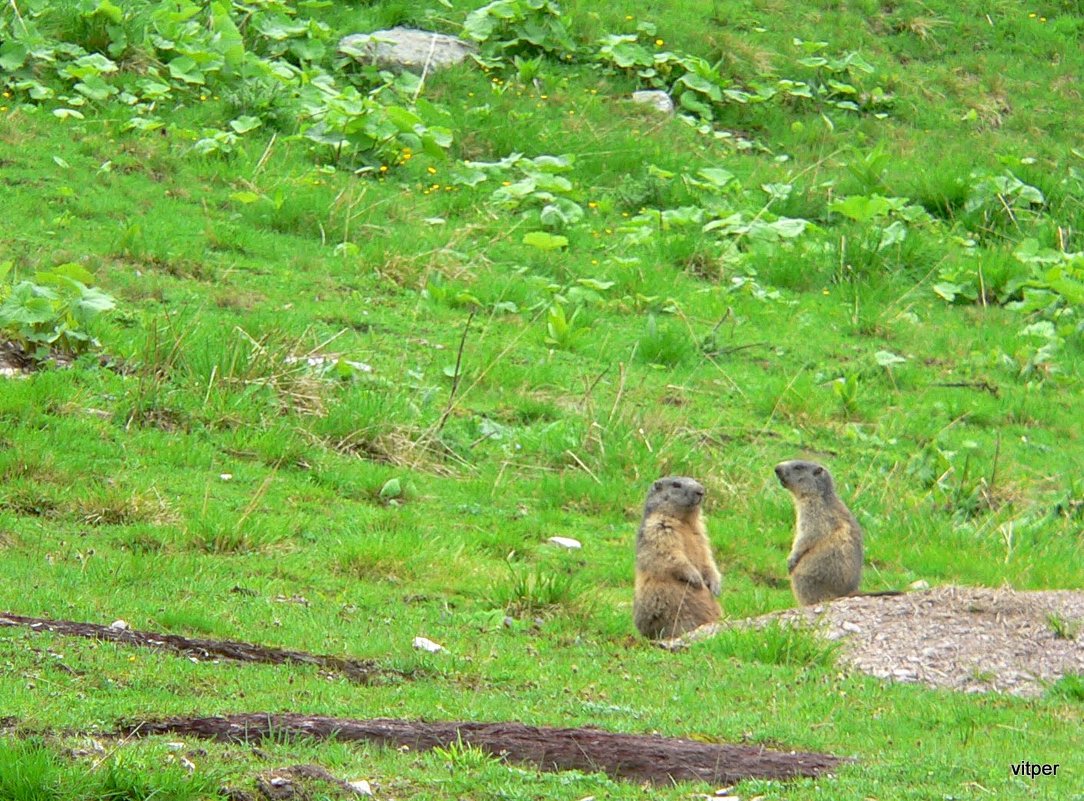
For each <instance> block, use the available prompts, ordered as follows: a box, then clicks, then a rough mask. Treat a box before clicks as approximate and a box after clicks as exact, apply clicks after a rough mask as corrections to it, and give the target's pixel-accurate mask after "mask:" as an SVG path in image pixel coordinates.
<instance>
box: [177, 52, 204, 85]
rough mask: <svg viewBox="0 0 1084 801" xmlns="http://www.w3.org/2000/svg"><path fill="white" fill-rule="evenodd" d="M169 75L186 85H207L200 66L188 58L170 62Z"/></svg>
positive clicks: (178, 57) (181, 57)
mask: <svg viewBox="0 0 1084 801" xmlns="http://www.w3.org/2000/svg"><path fill="white" fill-rule="evenodd" d="M169 74H170V75H172V76H173V77H174V78H176V79H177V80H179V81H184V82H185V83H191V84H196V85H202V84H204V83H206V80H205V79H204V77H203V73H202V72H201V71H200V68H199V66H198V65H197V64H196V62H195V61H193V60H192V59H191V58H189V57H188V56H177V58H175V59H173V60H172V61H171V62H169Z"/></svg>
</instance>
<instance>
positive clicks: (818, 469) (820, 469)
mask: <svg viewBox="0 0 1084 801" xmlns="http://www.w3.org/2000/svg"><path fill="white" fill-rule="evenodd" d="M823 472H824V468H823V467H819V466H818V467H815V468H813V475H815V476H819V475H820V474H821V473H823Z"/></svg>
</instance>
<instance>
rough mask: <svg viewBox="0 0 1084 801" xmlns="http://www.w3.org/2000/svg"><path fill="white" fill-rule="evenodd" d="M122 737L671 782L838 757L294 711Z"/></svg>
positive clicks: (797, 770)
mask: <svg viewBox="0 0 1084 801" xmlns="http://www.w3.org/2000/svg"><path fill="white" fill-rule="evenodd" d="M120 733H121V734H123V735H125V736H129V737H131V736H147V735H153V734H167V733H168V734H181V735H190V736H194V737H201V738H204V739H212V740H224V741H233V742H244V743H249V742H259V741H260V740H262V739H263V738H265V737H278V738H281V737H282V736H283V735H286V736H298V737H308V738H315V739H320V740H324V739H330V738H335V739H337V740H345V741H350V740H364V741H368V742H375V743H380V744H382V745H391V746H397V747H402V746H406V747H407V748H411V749H415V750H427V749H431V748H436V747H438V746H439V747H443V748H446V747H448V746H450V745H452V744H453V743H457V742H463V743H466V744H469V745H472V746H474V747H476V748H480V749H482V750H484V751H487V752H488V753H490V754H493V755H494V756H497V757H500V758H503V759H508V760H509V761H511V762H520V763H526V764H529V765H533V766H535V767H537V768H539V769H541V770H547V771H559V770H584V771H604V772H605V773H607V774H609V775H610V776H613V777H615V778H621V779H631V780H634V781H646V782H651V783H653V784H660V785H661V784H670V783H672V782H675V781H706V782H712V783H716V784H719V783H732V782H737V781H740V780H742V779H750V778H759V779H790V778H794V777H798V776H819V775H821V774H823V773H826V772H828V771H831V770H833V769H834V768H835V767H836V766H837V765H839V763H840V762H841V761H843V760H841V759H840V758H839V757H836V756H832V755H830V754H817V753H802V752H784V751H771V750H768V749H766V748H757V747H751V746H737V745H712V744H708V743H701V742H696V741H694V740H682V739H678V738H674V737H661V736H659V735H643V734H618V733H615V732H608V731H602V730H600V729H554V728H541V727H534V726H525V725H523V724H521V723H425V722H422V721H410V720H390V719H375V720H348V719H343V718H329V717H321V716H309V715H295V714H281V715H271V714H263V713H257V714H246V715H230V716H228V717H210V718H169V719H166V720H159V721H143V722H137V723H125V724H122V725H121V726H120Z"/></svg>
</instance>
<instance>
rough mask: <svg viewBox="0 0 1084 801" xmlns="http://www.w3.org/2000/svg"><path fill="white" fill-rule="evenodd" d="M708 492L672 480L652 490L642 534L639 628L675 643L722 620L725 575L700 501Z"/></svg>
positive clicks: (635, 615)
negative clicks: (714, 555) (713, 550)
mask: <svg viewBox="0 0 1084 801" xmlns="http://www.w3.org/2000/svg"><path fill="white" fill-rule="evenodd" d="M703 499H704V487H703V486H702V485H701V484H700V483H699V482H698V481H695V480H693V479H691V478H686V477H684V476H667V477H666V478H660V479H659V480H658V481H656V482H655V483H654V484H652V485H651V491H650V492H648V494H647V503H645V504H644V519H643V521H642V522H641V523H640V530H639V532H637V534H636V595H635V598H634V600H633V604H632V615H633V620H634V621H635V623H636V628H637V629H638V630H639V631H640V633H641V634H643V635H644V636H645V637H650V638H651V639H654V640H659V639H669V638H673V637H677V636H678V635H681V634H684V633H685V632H687V631H691V630H692V629H695V628H697V627H698V626H702V625H704V624H705V623H713V622H715V621H716V620H718V619H719V614H720V611H719V602H718V601H716V600H715V596H717V595H718V594H719V590H720V588H721V586H722V576H721V575H719V569H718V568H717V567H716V566H715V559H714V558H712V555H711V542H710V541H709V540H708V535H707V531H706V530H705V529H704V521H703V520H702V519H701V517H700V502H701V501H702V500H703Z"/></svg>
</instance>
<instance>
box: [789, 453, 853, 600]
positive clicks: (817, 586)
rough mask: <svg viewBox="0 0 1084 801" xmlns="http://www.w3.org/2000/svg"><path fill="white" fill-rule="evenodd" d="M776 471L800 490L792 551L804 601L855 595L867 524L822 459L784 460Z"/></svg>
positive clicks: (793, 580)
mask: <svg viewBox="0 0 1084 801" xmlns="http://www.w3.org/2000/svg"><path fill="white" fill-rule="evenodd" d="M775 474H776V475H777V476H779V481H780V483H782V485H783V486H784V487H786V488H787V489H788V490H790V494H791V495H792V496H794V511H795V521H794V546H793V547H792V548H791V551H790V556H788V557H787V571H788V572H789V573H790V585H791V587H792V588H793V589H794V597H795V598H797V599H798V603H800V604H804V605H809V604H816V603H820V602H821V601H829V600H831V599H832V598H840V597H842V596H844V595H852V594H854V593H855V592H856V591H857V590H858V584H859V582H860V581H861V580H862V528H861V527H860V526H859V525H858V521H857V520H855V519H854V515H852V514H851V510H850V509H848V508H847V507H846V506H844V504H843V501H841V500H840V499H839V496H837V495H836V490H835V487H834V486H833V484H832V476H831V474H829V472H828V470H827V469H826V468H825V467H823V466H821V465H819V464H817V463H816V462H803V461H798V460H795V461H791V462H780V463H779V464H777V465H776V466H775Z"/></svg>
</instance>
